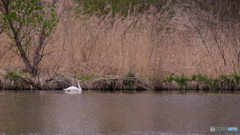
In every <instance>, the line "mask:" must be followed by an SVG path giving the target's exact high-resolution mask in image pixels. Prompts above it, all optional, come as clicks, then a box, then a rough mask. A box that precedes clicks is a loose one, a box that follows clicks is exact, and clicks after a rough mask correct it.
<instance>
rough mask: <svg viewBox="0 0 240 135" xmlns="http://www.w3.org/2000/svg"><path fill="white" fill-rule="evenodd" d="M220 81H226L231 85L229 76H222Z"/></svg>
mask: <svg viewBox="0 0 240 135" xmlns="http://www.w3.org/2000/svg"><path fill="white" fill-rule="evenodd" d="M219 80H225V81H226V82H227V83H230V81H231V80H230V78H229V77H228V76H227V75H220V76H219Z"/></svg>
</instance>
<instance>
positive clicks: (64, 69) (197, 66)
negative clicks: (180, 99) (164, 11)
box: [0, 0, 240, 85]
mask: <svg viewBox="0 0 240 135" xmlns="http://www.w3.org/2000/svg"><path fill="white" fill-rule="evenodd" d="M71 6H73V5H72V4H71V3H69V1H64V0H63V1H61V3H60V5H59V10H60V11H64V12H61V13H62V14H61V21H60V23H59V25H58V27H57V29H56V33H55V34H54V36H53V42H51V43H49V46H48V48H47V50H46V51H48V52H51V51H52V50H54V51H55V52H54V53H52V54H51V55H50V56H46V57H45V58H44V60H43V61H42V63H41V69H42V73H46V70H47V69H49V70H50V71H52V72H53V71H55V70H56V69H58V68H59V71H58V72H60V73H66V74H73V73H77V74H107V75H109V74H113V75H121V74H125V73H127V72H128V71H129V70H132V71H134V72H135V73H136V74H137V75H147V76H152V77H154V76H156V77H157V76H164V75H166V74H176V75H180V74H182V73H184V74H186V75H191V74H193V73H205V74H207V75H212V76H216V75H219V74H228V73H232V72H234V71H239V61H240V56H239V54H240V49H239V46H240V39H239V37H240V30H239V29H240V23H239V22H233V21H232V22H224V23H223V22H219V21H218V20H216V19H215V17H214V16H212V15H211V14H210V13H208V12H206V11H205V10H202V9H201V8H199V5H197V4H196V3H195V2H193V1H190V2H181V1H178V3H177V4H176V6H175V7H174V8H175V11H176V15H175V18H174V19H173V20H172V21H171V22H170V23H167V21H166V20H165V19H166V16H165V15H159V14H156V12H155V11H154V9H153V8H152V9H151V10H150V11H149V14H143V15H138V16H130V15H129V16H128V17H127V18H126V19H123V18H121V17H118V16H116V17H115V18H111V16H110V15H108V16H106V17H105V18H98V17H97V15H93V16H91V17H87V16H83V15H81V16H80V17H76V15H75V14H74V11H73V10H72V8H71ZM60 11H59V12H60ZM0 42H1V49H0V68H3V69H9V68H11V69H18V70H22V69H23V68H24V67H23V64H22V62H21V59H20V58H19V57H18V56H16V55H15V54H13V53H12V52H10V51H8V49H7V44H8V42H9V41H8V40H7V37H6V36H5V35H4V34H1V35H0ZM158 72H159V73H158ZM155 73H157V74H155ZM161 78H162V77H161ZM160 82H161V80H160ZM160 85H161V83H160Z"/></svg>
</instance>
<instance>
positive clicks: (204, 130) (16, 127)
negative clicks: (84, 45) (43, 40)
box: [0, 91, 240, 134]
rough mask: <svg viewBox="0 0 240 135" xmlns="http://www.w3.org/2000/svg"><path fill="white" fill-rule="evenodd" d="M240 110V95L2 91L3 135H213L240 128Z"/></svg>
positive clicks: (0, 126) (0, 128) (0, 115)
mask: <svg viewBox="0 0 240 135" xmlns="http://www.w3.org/2000/svg"><path fill="white" fill-rule="evenodd" d="M239 106H240V95H239V94H206V93H202V94H199V93H187V94H179V93H172V94H171V93H155V92H151V91H147V92H142V93H135V94H126V93H103V92H94V91H84V92H83V93H82V94H66V93H63V92H60V91H18V92H16V91H1V92H0V133H16V134H19V133H41V134H111V133H112V134H117V133H119V134H124V133H130V134H161V133H169V134H171V133H173V134H175V133H179V134H187V133H189V134H193V133H200V134H208V133H210V132H209V127H210V126H221V127H228V126H234V127H239V128H240V123H239V121H240V107H239ZM238 133H239V132H238Z"/></svg>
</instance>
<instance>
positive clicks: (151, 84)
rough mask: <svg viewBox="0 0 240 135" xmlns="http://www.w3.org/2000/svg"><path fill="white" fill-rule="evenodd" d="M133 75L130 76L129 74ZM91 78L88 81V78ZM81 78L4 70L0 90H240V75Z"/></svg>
mask: <svg viewBox="0 0 240 135" xmlns="http://www.w3.org/2000/svg"><path fill="white" fill-rule="evenodd" d="M128 74H129V73H128ZM86 78H88V79H86ZM89 78H90V77H86V76H85V77H84V78H82V77H79V76H77V75H73V76H67V75H63V74H56V75H54V76H52V77H51V76H47V75H45V76H44V75H42V76H38V77H34V78H33V77H30V76H29V75H28V74H26V73H20V72H17V71H5V70H0V89H5V90H62V89H64V88H67V87H69V86H77V82H78V81H79V82H80V84H81V87H82V89H83V90H108V91H118V90H204V91H221V90H229V91H235V90H240V83H239V81H240V75H239V74H237V73H234V74H231V75H221V76H219V77H218V78H213V77H208V76H206V75H203V74H197V75H196V74H194V75H192V77H187V76H185V75H181V76H173V75H169V76H167V77H166V79H162V80H164V81H163V82H156V81H154V79H147V78H143V77H141V78H140V77H136V76H135V75H133V76H131V75H125V76H124V77H107V76H106V77H99V76H94V77H92V78H90V79H89Z"/></svg>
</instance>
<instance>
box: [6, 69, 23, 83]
mask: <svg viewBox="0 0 240 135" xmlns="http://www.w3.org/2000/svg"><path fill="white" fill-rule="evenodd" d="M19 77H20V75H19V74H18V73H17V71H14V70H8V71H7V72H6V74H5V76H4V78H5V79H8V80H10V81H13V82H18V79H19Z"/></svg>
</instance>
